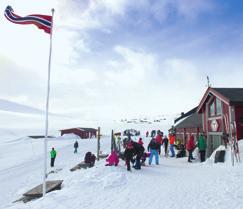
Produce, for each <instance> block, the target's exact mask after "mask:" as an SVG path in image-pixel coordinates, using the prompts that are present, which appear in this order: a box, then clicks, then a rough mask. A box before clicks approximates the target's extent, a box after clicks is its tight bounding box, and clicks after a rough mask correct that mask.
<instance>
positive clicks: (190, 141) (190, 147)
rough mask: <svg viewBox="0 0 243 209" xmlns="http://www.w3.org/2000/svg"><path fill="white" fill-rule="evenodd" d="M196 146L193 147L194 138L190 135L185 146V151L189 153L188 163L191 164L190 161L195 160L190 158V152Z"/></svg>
mask: <svg viewBox="0 0 243 209" xmlns="http://www.w3.org/2000/svg"><path fill="white" fill-rule="evenodd" d="M195 147H196V145H195V142H194V136H193V135H191V136H190V139H189V141H188V143H187V145H186V149H187V151H188V152H189V155H188V162H189V163H191V162H192V161H191V160H195V158H193V156H192V152H193V150H194V149H195Z"/></svg>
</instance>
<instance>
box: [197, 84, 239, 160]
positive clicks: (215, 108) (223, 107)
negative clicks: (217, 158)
mask: <svg viewBox="0 0 243 209" xmlns="http://www.w3.org/2000/svg"><path fill="white" fill-rule="evenodd" d="M197 112H198V113H199V114H202V125H203V131H204V132H205V134H206V135H207V156H209V155H210V154H211V153H212V152H213V151H214V150H215V149H216V148H217V147H218V146H219V145H222V144H224V140H225V138H227V139H228V140H230V139H232V138H234V137H236V139H237V140H239V139H243V88H211V87H209V88H208V89H207V91H206V92H205V94H204V96H203V98H202V99H201V101H200V104H199V106H198V108H197Z"/></svg>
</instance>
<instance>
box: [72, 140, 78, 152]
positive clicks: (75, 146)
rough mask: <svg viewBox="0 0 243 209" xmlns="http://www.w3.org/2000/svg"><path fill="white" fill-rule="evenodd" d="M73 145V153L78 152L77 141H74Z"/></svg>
mask: <svg viewBox="0 0 243 209" xmlns="http://www.w3.org/2000/svg"><path fill="white" fill-rule="evenodd" d="M73 146H74V153H77V152H78V141H76V142H75V143H74V145H73Z"/></svg>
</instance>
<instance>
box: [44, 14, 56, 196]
mask: <svg viewBox="0 0 243 209" xmlns="http://www.w3.org/2000/svg"><path fill="white" fill-rule="evenodd" d="M54 11H55V10H54V9H52V10H51V13H52V22H51V33H50V48H49V50H50V51H49V62H48V79H47V96H46V121H45V138H44V176H43V197H44V196H45V194H46V178H47V158H46V157H47V140H48V112H49V95H50V75H51V54H52V28H53V17H54Z"/></svg>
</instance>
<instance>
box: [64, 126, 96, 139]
mask: <svg viewBox="0 0 243 209" xmlns="http://www.w3.org/2000/svg"><path fill="white" fill-rule="evenodd" d="M60 131H61V136H63V135H64V134H75V135H77V136H79V137H80V138H81V139H88V138H93V137H96V133H97V129H94V128H80V127H78V128H69V129H63V130H60Z"/></svg>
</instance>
